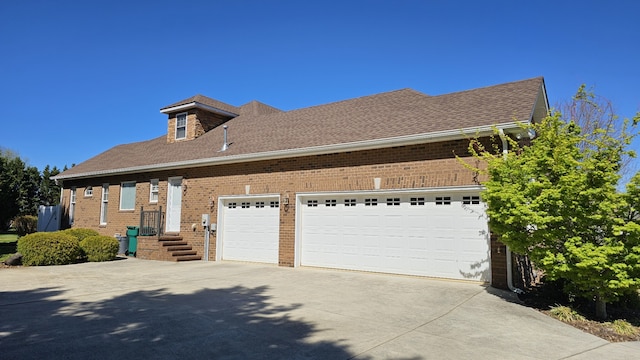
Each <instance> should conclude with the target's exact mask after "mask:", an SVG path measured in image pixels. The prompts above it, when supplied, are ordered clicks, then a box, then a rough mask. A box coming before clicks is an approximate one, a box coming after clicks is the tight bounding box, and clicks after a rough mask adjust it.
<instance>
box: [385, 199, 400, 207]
mask: <svg viewBox="0 0 640 360" xmlns="http://www.w3.org/2000/svg"><path fill="white" fill-rule="evenodd" d="M387 206H400V198H387Z"/></svg>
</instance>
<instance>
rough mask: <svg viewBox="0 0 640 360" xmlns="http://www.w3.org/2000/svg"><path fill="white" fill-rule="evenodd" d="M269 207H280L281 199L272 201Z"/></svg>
mask: <svg viewBox="0 0 640 360" xmlns="http://www.w3.org/2000/svg"><path fill="white" fill-rule="evenodd" d="M269 207H272V208H279V207H280V201H272V202H271V203H270V204H269Z"/></svg>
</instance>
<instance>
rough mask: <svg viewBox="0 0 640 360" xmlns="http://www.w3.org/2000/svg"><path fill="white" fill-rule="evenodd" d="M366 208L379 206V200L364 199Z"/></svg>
mask: <svg viewBox="0 0 640 360" xmlns="http://www.w3.org/2000/svg"><path fill="white" fill-rule="evenodd" d="M364 206H378V199H364Z"/></svg>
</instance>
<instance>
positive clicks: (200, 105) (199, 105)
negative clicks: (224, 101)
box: [160, 101, 238, 117]
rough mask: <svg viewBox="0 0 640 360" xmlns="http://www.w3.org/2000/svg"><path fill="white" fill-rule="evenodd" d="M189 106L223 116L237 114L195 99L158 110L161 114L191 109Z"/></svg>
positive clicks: (234, 115)
mask: <svg viewBox="0 0 640 360" xmlns="http://www.w3.org/2000/svg"><path fill="white" fill-rule="evenodd" d="M191 108H198V109H203V110H207V111H210V112H214V113H218V114H221V115H225V116H231V117H236V116H238V114H234V113H232V112H228V111H224V110H221V109H218V108H215V107H213V106H209V105H205V104H203V103H199V102H197V101H193V102H190V103H186V104H182V105H178V106H172V107H169V108H165V109H160V112H161V113H163V114H169V113H174V112H177V111H182V110H187V109H191Z"/></svg>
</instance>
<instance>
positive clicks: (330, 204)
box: [324, 199, 336, 206]
mask: <svg viewBox="0 0 640 360" xmlns="http://www.w3.org/2000/svg"><path fill="white" fill-rule="evenodd" d="M324 206H336V200H335V199H331V200H329V199H327V200H325V201H324Z"/></svg>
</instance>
